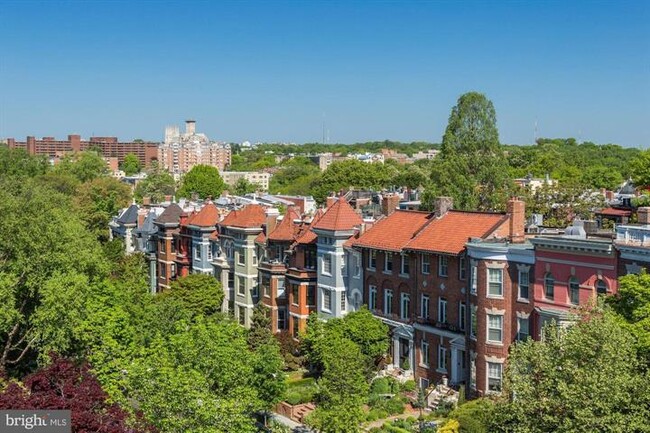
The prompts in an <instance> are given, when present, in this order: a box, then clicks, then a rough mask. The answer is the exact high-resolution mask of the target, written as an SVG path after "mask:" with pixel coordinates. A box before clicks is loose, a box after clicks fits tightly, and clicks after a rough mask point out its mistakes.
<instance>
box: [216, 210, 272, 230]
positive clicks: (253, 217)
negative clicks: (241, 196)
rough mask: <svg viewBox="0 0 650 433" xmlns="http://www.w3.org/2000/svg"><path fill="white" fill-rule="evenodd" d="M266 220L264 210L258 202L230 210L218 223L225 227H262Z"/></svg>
mask: <svg viewBox="0 0 650 433" xmlns="http://www.w3.org/2000/svg"><path fill="white" fill-rule="evenodd" d="M265 222H266V212H265V211H264V207H262V206H260V205H259V204H249V205H247V206H245V207H244V208H242V209H239V210H233V211H231V212H230V213H229V214H228V215H226V217H225V218H224V219H223V221H221V222H220V223H219V225H222V226H227V227H240V228H253V227H262V225H263V224H264V223H265Z"/></svg>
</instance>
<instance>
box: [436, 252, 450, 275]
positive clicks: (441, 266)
mask: <svg viewBox="0 0 650 433" xmlns="http://www.w3.org/2000/svg"><path fill="white" fill-rule="evenodd" d="M438 276H439V277H447V276H449V257H447V256H445V255H444V254H439V255H438Z"/></svg>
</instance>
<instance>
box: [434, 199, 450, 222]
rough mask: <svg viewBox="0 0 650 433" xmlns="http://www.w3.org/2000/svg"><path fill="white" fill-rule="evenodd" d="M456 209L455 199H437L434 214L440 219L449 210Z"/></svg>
mask: <svg viewBox="0 0 650 433" xmlns="http://www.w3.org/2000/svg"><path fill="white" fill-rule="evenodd" d="M453 208H454V199H453V198H451V197H436V198H435V199H434V200H433V212H434V213H435V215H436V218H440V217H441V216H443V215H444V214H446V213H447V212H448V211H449V210H451V209H453Z"/></svg>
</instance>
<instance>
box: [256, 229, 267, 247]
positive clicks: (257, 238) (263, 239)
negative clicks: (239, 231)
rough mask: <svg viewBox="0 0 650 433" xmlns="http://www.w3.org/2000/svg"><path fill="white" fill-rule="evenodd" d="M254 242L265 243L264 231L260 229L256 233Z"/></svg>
mask: <svg viewBox="0 0 650 433" xmlns="http://www.w3.org/2000/svg"><path fill="white" fill-rule="evenodd" d="M254 242H255V243H256V244H265V243H266V235H265V234H264V231H261V232H260V234H259V235H257V237H256V238H255V241H254Z"/></svg>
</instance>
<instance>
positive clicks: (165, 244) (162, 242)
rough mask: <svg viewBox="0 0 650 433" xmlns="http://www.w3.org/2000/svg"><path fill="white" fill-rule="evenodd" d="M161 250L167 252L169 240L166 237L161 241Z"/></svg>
mask: <svg viewBox="0 0 650 433" xmlns="http://www.w3.org/2000/svg"><path fill="white" fill-rule="evenodd" d="M160 252H161V253H166V252H167V241H166V240H165V239H162V240H161V241H160Z"/></svg>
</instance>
